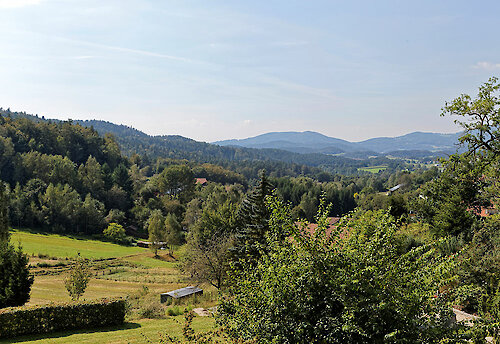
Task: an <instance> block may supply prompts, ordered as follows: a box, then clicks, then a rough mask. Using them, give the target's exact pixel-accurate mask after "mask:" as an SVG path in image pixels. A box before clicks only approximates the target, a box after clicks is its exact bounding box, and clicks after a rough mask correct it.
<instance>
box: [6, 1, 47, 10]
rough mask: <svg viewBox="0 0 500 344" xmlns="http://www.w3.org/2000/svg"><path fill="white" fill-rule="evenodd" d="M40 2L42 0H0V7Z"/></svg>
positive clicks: (13, 6)
mask: <svg viewBox="0 0 500 344" xmlns="http://www.w3.org/2000/svg"><path fill="white" fill-rule="evenodd" d="M41 2H42V0H0V9H1V8H16V7H25V6H31V5H38V4H39V3H41Z"/></svg>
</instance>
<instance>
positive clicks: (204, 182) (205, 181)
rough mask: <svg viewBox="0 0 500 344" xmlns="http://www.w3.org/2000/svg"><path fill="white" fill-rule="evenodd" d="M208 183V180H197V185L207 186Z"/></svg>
mask: <svg viewBox="0 0 500 344" xmlns="http://www.w3.org/2000/svg"><path fill="white" fill-rule="evenodd" d="M207 182H208V180H207V178H196V184H197V185H198V184H200V185H205V184H206V183H207Z"/></svg>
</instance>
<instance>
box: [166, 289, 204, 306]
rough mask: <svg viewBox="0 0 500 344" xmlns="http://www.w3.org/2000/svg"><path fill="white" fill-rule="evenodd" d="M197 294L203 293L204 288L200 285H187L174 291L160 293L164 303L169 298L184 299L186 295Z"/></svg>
mask: <svg viewBox="0 0 500 344" xmlns="http://www.w3.org/2000/svg"><path fill="white" fill-rule="evenodd" d="M196 294H203V289H201V288H198V287H193V286H191V287H185V288H181V289H177V290H173V291H169V292H168V293H162V294H160V302H161V303H164V302H167V300H168V299H182V298H184V297H188V296H192V295H196Z"/></svg>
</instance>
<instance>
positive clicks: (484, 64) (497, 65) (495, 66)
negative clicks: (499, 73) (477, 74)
mask: <svg viewBox="0 0 500 344" xmlns="http://www.w3.org/2000/svg"><path fill="white" fill-rule="evenodd" d="M474 68H475V69H484V70H495V69H500V63H491V62H486V61H481V62H478V63H476V64H475V65H474Z"/></svg>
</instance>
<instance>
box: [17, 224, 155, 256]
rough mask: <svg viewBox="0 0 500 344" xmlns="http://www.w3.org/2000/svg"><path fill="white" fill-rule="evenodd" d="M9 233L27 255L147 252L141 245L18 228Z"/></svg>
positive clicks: (124, 254)
mask: <svg viewBox="0 0 500 344" xmlns="http://www.w3.org/2000/svg"><path fill="white" fill-rule="evenodd" d="M11 234H12V236H11V242H12V243H13V244H15V245H17V243H18V242H20V243H21V245H22V247H23V251H24V252H26V253H27V254H29V255H38V254H44V255H48V256H51V257H58V258H66V257H68V258H74V257H76V256H77V255H78V253H80V255H81V256H82V257H84V258H93V259H102V258H116V257H123V256H127V255H133V254H140V253H146V252H149V251H148V250H147V249H145V248H141V247H129V246H121V245H116V244H112V243H108V242H103V241H98V240H91V239H84V238H78V237H67V236H62V235H57V234H41V233H31V232H27V231H20V230H13V231H12V232H11Z"/></svg>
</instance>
